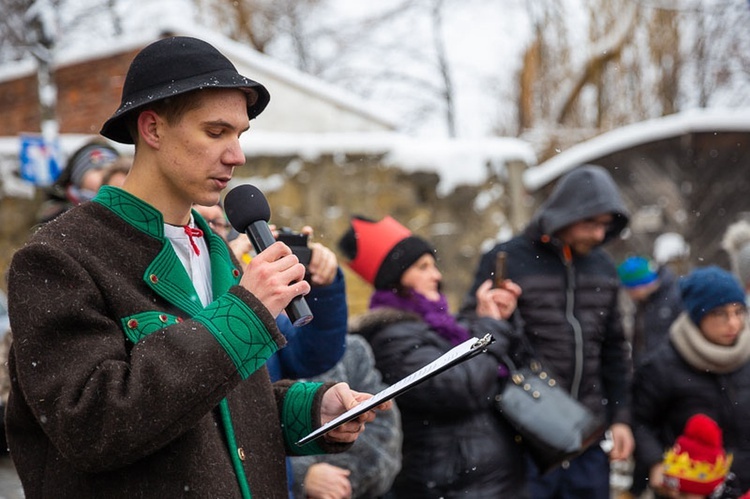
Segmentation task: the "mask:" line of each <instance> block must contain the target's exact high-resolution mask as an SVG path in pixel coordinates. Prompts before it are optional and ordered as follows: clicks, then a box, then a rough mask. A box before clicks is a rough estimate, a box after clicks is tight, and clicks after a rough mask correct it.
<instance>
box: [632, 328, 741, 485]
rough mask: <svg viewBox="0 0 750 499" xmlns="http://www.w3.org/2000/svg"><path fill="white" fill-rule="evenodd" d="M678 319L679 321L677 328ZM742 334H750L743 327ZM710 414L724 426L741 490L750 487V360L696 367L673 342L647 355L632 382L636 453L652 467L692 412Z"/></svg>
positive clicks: (680, 430)
mask: <svg viewBox="0 0 750 499" xmlns="http://www.w3.org/2000/svg"><path fill="white" fill-rule="evenodd" d="M679 322H680V319H678V321H676V322H675V326H673V327H676V326H679ZM743 334H750V329H747V328H746V329H745V331H744V332H743ZM698 413H703V414H706V415H707V416H709V417H711V418H712V419H713V420H715V421H716V422H717V423H718V425H719V427H720V428H721V429H722V432H723V437H724V447H725V449H726V451H727V452H731V453H733V454H734V462H733V463H732V471H733V472H734V473H735V474H736V475H737V478H738V479H739V483H738V485H739V486H740V489H741V490H743V491H745V490H747V489H748V488H750V419H748V415H749V414H750V362H746V363H745V364H744V365H742V366H741V367H740V368H739V369H737V370H735V371H733V372H730V373H726V374H717V373H712V372H708V371H706V370H703V369H696V368H695V367H693V366H691V365H690V364H688V363H687V362H686V361H685V360H684V359H683V357H682V356H681V355H680V354H679V353H678V352H677V350H676V349H675V347H674V345H673V344H672V342H671V340H669V341H665V342H664V343H663V344H662V345H661V346H660V347H659V348H658V349H657V350H655V351H653V352H651V353H650V354H648V355H647V356H646V357H645V358H644V360H643V363H642V364H641V365H640V366H639V367H638V369H637V370H636V373H635V378H634V380H633V435H634V436H635V442H636V448H635V455H636V459H638V461H641V462H642V463H644V464H645V465H646V466H647V467H648V468H649V469H650V468H651V467H652V466H653V465H654V464H656V463H658V462H660V461H661V460H662V458H663V455H664V451H665V450H666V449H667V448H669V447H670V446H671V445H672V444H673V443H674V441H675V440H676V439H677V437H678V436H679V435H680V434H681V433H682V430H683V428H684V427H685V423H686V422H687V420H688V419H689V418H690V416H692V415H694V414H698Z"/></svg>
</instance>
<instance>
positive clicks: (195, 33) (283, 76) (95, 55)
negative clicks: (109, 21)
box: [0, 17, 397, 128]
mask: <svg viewBox="0 0 750 499" xmlns="http://www.w3.org/2000/svg"><path fill="white" fill-rule="evenodd" d="M164 33H174V34H179V35H182V36H192V37H195V38H200V39H202V40H205V41H206V42H208V43H210V44H211V45H213V46H214V47H216V48H217V49H218V50H219V51H220V52H221V53H223V54H224V55H226V56H227V57H228V58H229V59H230V60H232V62H234V63H235V65H237V66H243V67H247V68H250V69H256V70H258V71H263V72H265V73H268V74H269V75H271V76H273V77H274V78H276V79H278V80H280V81H283V82H284V83H285V84H287V85H289V86H291V87H295V88H297V89H299V90H301V91H303V92H306V93H308V94H311V95H314V96H316V97H318V98H320V99H323V100H326V101H328V102H332V103H333V104H335V105H337V106H338V107H341V108H344V109H348V110H351V111H353V112H356V113H358V114H360V115H363V116H366V117H367V118H368V119H370V120H373V121H376V122H378V123H380V124H382V125H384V126H386V127H388V128H396V127H397V123H396V119H395V117H393V116H390V115H388V114H386V113H385V112H383V110H381V109H375V107H374V105H372V104H370V103H369V102H367V101H365V99H362V98H361V97H359V96H357V95H355V94H353V93H350V92H347V91H346V90H344V89H342V88H340V87H337V86H335V85H331V84H329V83H327V82H325V81H323V80H321V79H319V78H316V77H314V76H312V75H309V74H306V73H303V72H302V71H299V70H297V69H296V68H293V67H291V66H288V65H286V64H284V63H282V62H280V61H278V60H276V59H274V58H272V57H269V56H267V55H265V54H262V53H260V52H258V51H257V50H255V49H253V48H252V47H250V46H249V45H247V44H244V43H239V42H236V41H234V40H231V39H229V38H227V37H225V36H223V35H221V34H220V33H217V32H216V31H212V30H208V29H206V28H203V27H201V26H198V25H197V24H195V23H192V22H186V21H185V20H184V19H180V20H178V21H175V20H172V18H171V17H167V18H166V19H163V20H161V21H160V22H156V23H149V24H145V25H144V28H143V29H141V30H138V31H137V32H135V33H133V34H126V35H123V36H120V37H117V38H110V39H102V40H100V41H99V42H97V43H96V44H95V45H93V46H92V45H91V44H86V45H85V46H84V45H71V46H68V47H65V48H61V49H60V50H59V51H58V52H57V54H56V58H55V63H54V65H55V67H62V66H69V65H72V64H77V63H80V62H85V61H88V60H93V59H101V58H105V57H108V56H111V55H114V54H118V53H121V52H124V51H129V50H135V49H139V48H141V47H144V46H146V45H148V44H149V43H151V42H153V41H156V40H157V39H158V38H159V37H161V36H162V35H163V34H164ZM35 70H36V62H35V61H33V60H32V59H24V60H21V61H16V62H9V63H6V64H4V65H0V82H2V81H8V80H11V79H15V78H19V77H22V76H26V75H28V74H31V73H32V72H33V71H35ZM251 76H252V75H251Z"/></svg>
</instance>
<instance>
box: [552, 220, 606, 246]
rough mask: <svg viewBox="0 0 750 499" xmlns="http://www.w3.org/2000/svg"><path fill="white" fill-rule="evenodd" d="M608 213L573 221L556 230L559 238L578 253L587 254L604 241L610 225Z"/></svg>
mask: <svg viewBox="0 0 750 499" xmlns="http://www.w3.org/2000/svg"><path fill="white" fill-rule="evenodd" d="M612 221H613V217H612V215H611V214H610V213H605V214H602V215H597V216H595V217H591V218H586V219H584V220H579V221H578V222H574V223H572V224H570V225H568V226H567V227H564V228H563V229H561V230H560V231H559V232H558V237H559V238H560V240H561V241H562V242H563V243H565V244H567V245H568V246H570V249H572V250H573V252H574V253H576V254H578V255H587V254H588V253H590V252H591V250H593V249H594V248H596V247H597V246H599V245H600V244H602V242H604V237H605V236H606V235H607V230H609V228H610V227H611V225H612Z"/></svg>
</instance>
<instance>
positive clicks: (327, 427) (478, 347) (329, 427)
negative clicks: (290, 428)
mask: <svg viewBox="0 0 750 499" xmlns="http://www.w3.org/2000/svg"><path fill="white" fill-rule="evenodd" d="M493 341H494V339H493V338H492V336H490V335H489V334H487V335H485V336H484V337H483V338H470V339H468V340H466V341H465V342H463V343H461V344H459V345H457V346H455V347H454V348H452V349H451V350H449V351H448V352H446V353H445V354H443V355H442V356H440V357H438V358H437V359H436V360H434V361H432V362H430V363H429V364H427V365H426V366H424V367H423V368H421V369H419V370H418V371H416V372H414V373H412V374H410V375H409V376H407V377H405V378H404V379H402V380H401V381H399V382H397V383H394V384H392V385H391V386H389V387H388V388H386V389H385V390H383V391H381V392H380V393H378V394H376V395H373V396H372V397H370V396H369V395H367V394H359V395H362V396H363V397H362V398H363V400H361V401H359V403H358V404H356V405H355V406H354V407H352V408H351V409H349V410H348V411H346V412H345V413H343V414H341V415H339V416H338V417H334V418H333V419H330V420H328V421H326V418H330V417H331V414H332V413H338V412H340V411H338V412H336V411H335V408H334V407H331V408H328V409H327V408H326V407H323V409H322V411H321V414H322V417H321V420H322V421H323V425H322V426H321V427H320V428H318V429H317V430H315V431H313V432H311V433H310V434H309V435H307V436H306V437H304V438H302V439H300V440H299V441H298V442H297V445H305V444H306V443H309V442H311V441H313V440H315V439H316V438H318V437H320V436H322V435H325V434H328V437H327V438H328V439H329V440H331V441H341V442H349V441H351V439H349V438H346V437H347V434H350V435H351V434H354V435H356V434H357V433H359V432H360V431H361V430H362V425H363V424H364V423H367V422H369V421H372V420H373V419H374V418H375V414H374V413H373V410H375V409H377V410H381V409H388V408H390V405H391V404H392V402H390V401H391V399H393V398H394V397H395V396H397V395H399V394H401V393H403V392H405V391H406V390H408V389H410V388H412V387H414V386H416V385H418V384H419V383H421V382H422V381H425V380H427V379H429V378H431V377H433V376H435V375H436V374H438V373H441V372H443V371H445V370H446V369H448V368H450V367H452V366H454V365H456V364H458V363H460V362H463V361H465V360H466V359H470V358H471V357H473V356H475V355H477V354H479V353H482V352H486V351H487V346H489V345H490V343H492V342H493ZM336 386H338V385H335V386H334V387H333V388H331V390H333V389H335V388H336ZM341 402H342V404H343V406H344V407H351V405H350V402H351V401H344V400H341ZM329 409H330V410H329Z"/></svg>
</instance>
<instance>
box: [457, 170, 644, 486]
mask: <svg viewBox="0 0 750 499" xmlns="http://www.w3.org/2000/svg"><path fill="white" fill-rule="evenodd" d="M627 223H628V213H627V209H626V208H625V205H624V203H623V202H622V199H621V197H620V194H619V192H618V190H617V186H616V185H615V183H614V180H613V179H612V177H611V176H610V175H609V173H608V172H607V171H606V170H605V169H604V168H602V167H599V166H593V165H584V166H580V167H578V168H576V169H574V170H573V171H571V172H569V173H568V174H566V175H565V176H564V177H563V178H561V179H560V181H559V182H558V184H557V185H556V187H555V189H554V190H553V192H552V193H551V195H550V196H549V198H548V199H547V200H546V201H545V203H544V204H543V205H542V206H541V207H540V208H539V210H538V211H537V212H536V213H535V215H534V217H533V218H532V221H531V222H530V223H529V225H528V226H527V227H526V229H525V230H524V231H523V233H522V234H520V235H518V236H516V237H514V238H513V239H511V240H509V241H507V242H503V243H500V244H497V245H496V246H495V247H494V248H493V249H492V250H490V251H489V252H488V253H487V254H485V255H484V256H483V257H482V259H481V262H480V265H479V268H478V269H477V272H476V275H475V279H474V284H473V285H472V288H471V290H470V291H469V293H468V294H467V296H466V298H465V301H464V306H463V307H462V309H463V310H464V311H466V313H467V314H469V313H471V312H470V311H471V310H474V309H475V307H476V301H475V299H474V294H475V292H476V290H477V288H478V287H479V286H480V285H482V284H483V283H484V282H486V281H487V280H488V279H492V278H493V274H494V272H495V262H496V259H497V255H498V253H500V252H504V253H505V254H506V268H507V272H506V275H505V276H502V277H504V278H507V279H508V280H510V281H513V282H515V283H516V284H518V285H519V286H520V287H521V289H522V294H521V296H520V297H519V298H518V307H517V309H516V312H515V316H516V317H515V320H516V323H517V324H519V325H520V326H519V327H522V328H523V333H524V334H525V335H526V337H527V338H528V339H529V342H530V343H531V345H532V346H533V348H534V350H535V354H536V356H537V357H538V358H540V360H541V361H542V363H543V364H544V365H545V366H546V367H547V368H548V369H549V370H550V371H552V372H553V373H554V375H555V379H557V380H558V381H559V383H560V384H561V386H562V387H563V388H565V389H566V390H568V391H569V392H570V394H571V395H572V396H573V397H574V398H576V399H578V400H579V401H580V402H582V403H583V404H584V405H586V406H587V407H588V408H589V409H590V410H591V411H593V413H594V414H595V415H596V416H598V417H599V418H601V420H603V421H605V423H606V425H607V426H608V427H609V430H610V432H611V436H612V442H613V445H612V448H611V450H609V449H608V450H609V452H608V453H606V452H605V451H604V450H603V449H602V447H600V446H598V445H594V446H592V447H590V448H589V449H588V450H586V451H585V452H584V453H582V454H581V455H580V456H578V457H576V458H575V459H573V460H571V461H570V462H564V463H563V465H562V466H561V467H559V468H557V469H555V470H553V471H551V472H550V473H547V474H545V475H544V476H541V474H540V473H539V470H538V469H537V468H536V467H535V466H534V465H533V464H531V465H530V466H529V469H530V474H529V479H530V489H531V493H532V497H533V498H534V499H546V498H565V499H567V498H571V499H572V498H576V499H584V498H590V499H600V498H601V499H607V498H608V497H609V494H610V492H609V461H611V460H612V461H614V460H625V459H627V458H628V457H629V456H630V454H631V453H632V451H633V446H634V444H633V435H632V432H631V429H630V407H629V386H630V379H629V378H630V371H631V368H630V360H629V357H628V346H627V341H626V338H625V335H624V333H623V327H622V322H621V318H620V313H619V310H618V301H617V299H618V286H619V282H618V276H617V270H616V267H615V264H614V262H613V261H612V258H611V257H610V256H609V255H608V254H607V253H606V252H605V251H604V250H603V249H602V245H603V244H605V243H606V242H608V241H610V240H611V239H613V238H615V237H617V236H618V235H619V234H620V232H621V231H622V230H623V229H624V228H625V226H626V225H627ZM500 285H503V284H502V283H501V284H500Z"/></svg>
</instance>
